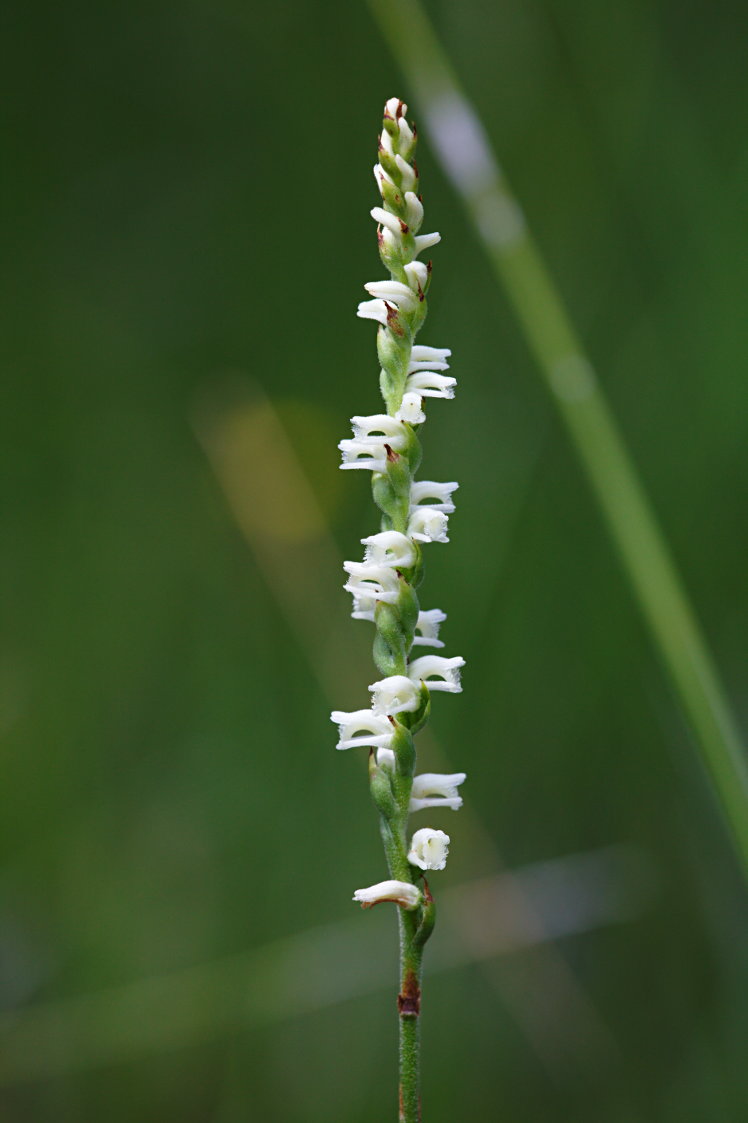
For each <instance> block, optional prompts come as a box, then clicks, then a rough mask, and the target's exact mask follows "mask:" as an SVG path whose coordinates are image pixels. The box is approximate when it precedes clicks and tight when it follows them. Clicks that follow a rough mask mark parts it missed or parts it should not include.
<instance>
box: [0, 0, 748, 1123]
mask: <svg viewBox="0 0 748 1123" xmlns="http://www.w3.org/2000/svg"><path fill="white" fill-rule="evenodd" d="M428 8H429V11H430V13H431V14H432V16H433V19H434V21H435V24H436V27H437V29H438V32H439V34H440V36H441V38H442V40H443V42H445V43H446V44H447V46H448V48H449V50H450V53H451V56H452V59H453V62H454V64H455V66H456V68H457V71H458V73H459V74H460V76H461V78H462V80H463V82H464V84H465V86H466V88H467V91H468V93H469V94H470V95H471V97H472V98H473V99H474V100H475V103H476V106H477V109H478V111H479V112H480V114H481V116H482V118H483V120H484V121H485V124H486V127H487V129H488V132H489V134H490V136H491V138H492V140H493V141H494V143H495V145H496V148H497V151H498V153H499V156H500V159H501V160H502V163H503V165H504V167H505V168H506V170H507V173H508V175H509V177H510V179H511V180H512V183H513V185H514V187H515V189H516V191H517V193H518V195H519V197H520V199H521V200H522V202H523V204H524V206H525V209H526V211H527V213H528V216H529V219H530V223H531V226H532V227H533V229H534V231H535V234H536V236H537V239H538V241H539V243H540V246H541V248H542V250H543V252H544V253H545V255H546V257H547V259H548V262H549V265H550V268H551V270H552V273H553V275H554V277H555V278H556V280H557V282H558V284H559V286H560V288H561V291H562V293H563V295H564V298H565V300H566V301H567V303H568V306H569V308H570V311H571V314H572V316H573V318H574V320H575V322H576V324H577V325H578V327H579V329H580V332H581V335H582V337H583V339H584V341H585V343H586V345H587V347H588V349H589V352H590V354H591V357H592V359H593V360H594V362H595V364H596V366H597V368H598V369H599V371H600V374H601V378H602V381H603V383H604V386H605V388H606V391H607V393H608V396H609V398H610V400H611V402H612V405H613V407H614V410H615V412H616V414H617V416H618V418H619V421H620V423H621V426H622V429H623V431H624V434H625V436H626V438H627V441H628V443H629V446H630V449H631V451H632V453H633V455H634V456H635V458H636V460H637V462H638V464H639V467H640V470H641V473H642V476H643V478H644V480H645V482H646V485H647V487H648V489H649V491H650V494H651V497H652V499H653V502H654V504H655V506H656V509H657V511H658V513H659V515H660V517H661V520H662V523H663V526H664V529H665V531H666V533H667V535H668V537H669V540H670V542H671V544H672V547H673V550H674V552H675V555H676V557H677V559H678V562H679V565H680V567H681V570H682V573H683V576H684V579H685V582H686V585H687V588H688V589H689V591H690V593H691V596H692V598H693V601H694V604H695V607H696V610H697V613H698V615H699V617H700V619H701V621H702V623H703V625H704V628H705V631H706V634H707V636H708V639H709V641H710V643H711V645H712V647H713V650H714V653H715V656H716V659H717V663H718V665H719V667H720V670H721V672H722V675H723V678H724V681H725V684H726V687H727V690H728V692H729V694H730V696H731V698H732V700H733V702H734V704H735V706H736V708H737V711H738V716H739V718H740V720H741V722H742V724H743V727H744V728H745V727H746V725H748V712H747V711H748V696H747V695H746V686H745V683H746V678H745V654H744V652H745V643H744V635H745V631H746V624H747V623H748V593H747V591H746V582H745V561H744V558H745V553H746V546H747V545H748V541H747V540H748V526H747V525H746V520H745V509H746V500H747V499H748V463H747V462H746V457H745V434H746V420H745V419H746V411H747V407H748V380H746V377H745V367H746V357H747V356H748V318H746V315H745V310H744V305H745V295H744V294H745V291H746V287H747V286H748V229H747V228H746V223H745V199H746V189H747V187H748V148H747V147H746V143H745V138H746V135H747V133H748V97H746V93H747V89H746V87H747V84H748V80H747V78H746V70H745V50H744V43H745V37H746V33H748V8H742V9H741V8H739V7H735V6H734V5H730V4H727V3H725V2H724V0H718V2H716V3H706V2H705V0H697V2H695V3H693V4H691V5H689V6H688V8H685V9H684V7H683V5H682V4H675V3H672V2H671V3H667V2H664V0H662V2H653V3H646V2H644V0H624V2H623V3H622V4H617V5H614V6H605V5H603V6H599V5H598V6H596V5H592V4H589V3H585V2H583V0H536V2H531V3H527V2H525V0H506V2H502V3H500V4H491V3H487V2H485V0H484V2H481V0H465V2H461V3H460V4H457V3H448V2H446V0H445V2H442V3H430V4H429V5H428ZM3 23H4V25H5V35H4V41H5V47H6V62H5V66H4V78H3V81H4V83H5V86H6V89H5V91H4V97H3V105H4V109H3V116H4V124H5V127H4V146H3V147H4V159H3V165H4V172H5V175H4V177H3V183H2V193H3V197H2V209H3V216H4V220H5V221H4V226H5V237H4V244H5V249H4V253H3V264H2V286H3V288H2V304H3V308H4V311H5V316H4V320H5V330H4V332H3V340H2V352H3V367H4V376H3V380H2V396H3V402H2V410H1V412H0V425H2V440H1V441H0V456H1V457H2V459H3V470H2V487H3V492H4V496H3V523H4V532H3V535H2V543H1V544H0V566H1V567H2V568H1V573H2V585H3V588H4V594H5V595H4V597H3V601H4V627H3V634H2V646H1V647H0V723H1V726H2V732H3V750H2V752H3V787H4V792H5V800H4V815H3V818H2V828H1V829H2V840H3V854H4V861H3V866H2V874H1V875H0V999H1V1000H2V1004H3V1009H4V1011H5V1012H4V1013H3V1015H2V1021H1V1022H0V1036H1V1037H2V1042H1V1044H2V1048H1V1049H0V1055H1V1056H2V1058H3V1059H2V1060H0V1081H1V1083H2V1087H0V1105H1V1106H2V1118H3V1120H7V1121H8V1123H27V1121H28V1123H32V1121H33V1123H37V1121H38V1123H47V1121H49V1123H52V1121H54V1123H58V1121H60V1120H84V1121H86V1123H88V1121H91V1123H98V1121H99V1120H104V1119H106V1120H107V1121H110V1123H119V1121H122V1123H124V1121H128V1123H130V1121H132V1120H138V1121H143V1123H151V1121H153V1123H155V1121H160V1123H171V1121H175V1123H176V1121H177V1120H178V1121H179V1123H188V1121H189V1123H192V1121H194V1123H208V1121H210V1123H234V1121H239V1120H264V1121H278V1123H297V1121H298V1123H316V1121H320V1123H322V1121H326V1123H327V1121H330V1120H335V1121H337V1120H340V1121H360V1123H379V1121H381V1120H383V1119H389V1118H394V1116H395V1039H396V1024H395V1023H396V1018H395V1015H394V993H395V982H394V979H395V931H394V917H393V916H392V915H391V913H388V914H387V915H380V914H382V913H385V910H384V909H381V910H377V911H376V912H375V913H372V914H365V913H361V912H360V911H358V910H356V909H354V906H353V905H352V904H351V903H350V897H351V894H352V891H353V889H355V888H357V887H359V886H362V885H367V884H370V883H371V882H373V881H377V880H379V879H380V878H381V877H382V876H384V869H383V859H382V855H381V847H380V844H379V841H378V838H377V830H376V823H375V815H374V812H373V809H372V808H371V807H370V804H369V798H368V794H367V789H366V781H365V761H364V760H363V759H362V756H361V755H359V754H355V753H349V754H336V753H335V751H334V743H335V731H334V729H333V727H332V725H331V723H330V721H329V716H328V715H329V711H330V709H331V708H333V707H335V708H342V709H356V708H358V707H359V706H362V705H365V703H366V699H367V693H366V684H367V683H368V682H369V681H370V679H369V678H368V677H367V676H368V675H370V674H371V663H370V660H369V650H368V649H369V643H370V639H371V633H370V631H369V629H368V626H367V625H365V624H355V623H353V622H351V621H350V620H349V618H348V612H349V608H350V605H349V598H348V596H347V594H344V593H343V592H342V590H341V588H340V586H341V585H342V581H343V575H342V570H341V569H340V563H341V561H342V558H343V557H358V555H359V546H358V540H359V539H360V538H361V537H362V536H363V535H364V534H366V533H370V532H371V530H372V529H373V526H374V513H373V508H372V506H371V502H370V497H369V492H368V480H365V479H363V478H362V477H363V476H364V475H365V473H361V474H358V473H347V474H343V473H339V472H338V470H337V462H338V454H337V451H336V448H335V445H336V442H337V440H338V439H340V438H341V437H343V436H347V435H349V432H348V418H349V416H350V415H351V414H352V413H369V412H374V411H375V410H376V409H377V403H378V396H377V365H376V359H375V352H374V331H373V328H372V326H371V325H367V324H363V323H362V322H360V321H357V320H356V317H355V306H356V302H357V301H358V300H359V299H361V298H363V296H364V294H363V290H362V285H363V283H364V282H365V281H367V280H372V279H375V278H377V277H379V276H380V274H381V266H380V265H379V262H378V258H377V254H376V245H375V238H374V228H373V224H372V223H371V220H370V219H369V218H368V216H367V212H368V209H369V208H370V207H371V206H373V205H375V203H376V201H377V198H376V192H375V185H374V181H373V178H372V176H371V166H372V164H373V162H374V158H375V142H376V134H377V130H378V127H379V122H380V114H381V106H382V104H383V102H384V100H385V98H387V97H389V96H392V95H393V94H398V95H400V96H402V97H403V98H405V99H406V100H408V98H409V93H410V91H409V90H408V89H407V86H406V83H405V82H404V81H403V79H402V78H401V76H400V74H399V73H397V71H396V69H395V67H394V64H393V63H392V61H391V59H390V58H389V57H388V55H387V52H386V50H385V48H384V46H383V44H382V42H381V40H380V38H379V35H378V33H377V31H376V29H375V27H374V25H373V23H372V21H371V18H370V16H369V13H368V10H367V8H366V6H365V5H364V4H358V3H355V4H350V3H349V4H345V3H330V4H319V3H302V2H300V0H292V2H289V3H284V4H276V5H267V6H263V7H262V8H261V9H260V8H259V7H258V6H256V5H247V4H239V3H235V2H233V0H225V2H221V0H218V2H217V3H213V4H207V3H205V2H201V0H187V2H186V3H182V4H170V3H166V2H164V0H148V3H145V2H144V0H135V2H133V3H131V4H128V5H126V6H125V5H104V6H102V5H100V4H95V3H93V2H92V0H82V2H81V3H78V4H75V5H73V6H72V7H70V6H64V7H61V6H59V5H53V4H50V3H46V4H45V3H43V2H42V3H34V2H32V3H29V4H18V3H17V4H16V5H15V6H14V7H13V8H12V9H10V10H6V13H5V15H4V17H3ZM419 166H420V169H421V175H422V189H423V192H424V197H425V203H426V208H427V218H426V225H425V229H429V230H430V229H434V228H436V229H439V230H440V231H441V233H442V236H443V239H444V241H443V243H442V245H441V246H440V247H439V248H438V249H437V250H435V251H434V254H433V256H434V262H435V272H434V284H433V288H432V298H431V302H430V303H431V311H430V318H429V323H428V325H427V328H426V329H425V331H424V336H423V340H424V341H425V342H427V343H429V344H431V345H434V346H449V347H451V348H452V350H453V370H452V373H454V374H455V375H456V376H457V378H458V381H459V392H458V396H457V398H456V400H455V401H454V402H453V403H435V404H434V405H433V406H432V407H431V409H430V417H429V425H428V427H427V429H426V430H425V432H424V439H425V458H424V467H423V470H422V473H421V474H422V476H424V478H431V479H436V480H441V479H445V480H447V479H458V480H459V481H460V491H459V493H458V497H457V498H458V511H457V513H456V515H454V516H453V518H452V525H451V538H452V544H451V546H450V547H449V548H448V549H442V548H441V547H436V546H434V547H432V548H431V550H430V552H429V555H428V572H427V577H426V585H425V586H424V597H425V601H424V603H425V604H426V607H431V606H435V605H438V606H440V607H442V608H444V609H445V610H446V611H447V612H448V614H449V620H448V622H447V624H446V626H445V629H444V638H445V640H446V642H447V647H446V649H445V653H446V654H461V655H463V656H464V657H465V658H466V660H467V664H468V666H467V669H466V674H465V679H464V682H465V693H464V694H462V695H460V696H458V697H454V698H445V699H442V698H437V700H436V701H437V704H436V705H435V707H434V710H435V713H434V718H433V722H432V730H433V736H432V738H431V740H429V739H424V745H423V754H422V758H423V763H424V765H425V766H426V767H428V768H434V769H436V770H439V766H440V765H441V764H443V763H444V762H445V760H446V761H447V762H448V763H449V764H450V765H451V766H452V767H453V768H455V769H457V768H460V769H462V768H464V769H465V770H466V771H467V772H468V776H469V780H468V784H467V785H466V789H465V795H466V801H467V802H466V808H465V809H464V810H463V811H462V812H460V814H459V815H452V814H451V813H445V814H443V815H441V816H434V817H433V820H429V821H430V822H431V821H433V825H435V826H440V827H443V828H444V829H447V830H448V831H449V832H450V834H451V835H452V856H451V858H450V866H449V868H448V869H447V870H446V871H445V872H444V873H443V874H440V875H435V877H434V882H436V883H437V884H435V885H434V889H435V891H436V892H437V894H438V895H439V897H438V899H439V900H441V902H442V907H441V917H440V923H439V926H438V927H437V931H436V934H435V936H434V938H433V940H432V943H431V944H430V945H429V949H428V955H427V976H428V978H427V984H426V991H425V1000H424V1027H423V1036H424V1089H425V1090H424V1102H425V1118H426V1119H428V1120H429V1121H430V1123H459V1121H462V1120H466V1119H501V1120H505V1121H507V1123H510V1121H511V1123H515V1121H516V1123H520V1121H522V1123H524V1121H533V1123H546V1121H549V1123H550V1121H554V1123H555V1121H561V1120H571V1119H573V1120H575V1121H576V1123H585V1121H589V1123H593V1121H594V1123H601V1121H605V1123H624V1121H626V1123H628V1121H642V1123H644V1121H650V1120H651V1121H657V1123H669V1121H671V1120H672V1121H678V1123H680V1121H690V1120H693V1121H704V1120H709V1121H719V1123H722V1121H725V1123H731V1121H738V1120H741V1119H745V1118H746V1112H747V1110H748V1107H747V1105H748V1072H747V1070H746V1068H745V1061H744V1047H743V1042H744V1037H745V1033H746V1030H748V993H747V992H748V951H747V945H746V941H745V938H744V933H745V925H746V919H747V916H746V907H745V891H744V887H743V885H742V883H741V881H740V877H739V874H738V870H737V867H736V864H735V861H734V859H733V856H732V853H731V850H730V846H729V842H728V840H727V837H726V834H725V832H724V829H723V826H722V823H721V820H720V818H719V814H718V812H717V810H716V805H715V803H714V801H713V799H712V796H711V794H710V792H709V790H708V787H707V785H706V782H705V778H704V775H703V774H702V770H701V766H700V765H699V763H698V761H697V757H696V754H695V752H694V749H693V745H692V742H691V737H690V733H689V731H688V729H687V728H686V727H685V725H684V722H683V720H682V718H681V715H680V712H679V710H678V707H677V705H676V703H675V701H674V699H673V696H672V694H671V691H670V688H669V685H668V683H667V682H666V680H665V678H664V676H663V674H662V672H661V670H660V668H659V665H658V663H657V661H656V658H655V656H654V654H653V652H652V649H651V646H650V642H649V639H648V637H647V635H646V634H645V632H644V630H643V626H642V624H641V621H640V619H639V616H638V614H637V611H636V609H635V608H634V606H633V602H632V599H631V596H630V593H629V590H628V587H627V586H626V585H625V583H624V580H623V578H622V575H621V572H620V569H619V565H618V561H617V558H616V556H615V554H614V552H613V550H612V547H611V544H610V542H609V540H608V538H607V537H606V534H605V532H604V530H603V528H602V526H601V523H600V521H599V518H598V514H597V511H596V509H595V507H594V505H593V502H592V499H591V497H590V494H589V492H588V489H587V485H586V483H585V481H584V480H583V479H582V477H581V474H580V471H579V469H578V467H577V464H576V462H575V459H574V456H573V454H572V452H571V450H570V448H569V446H568V443H567V440H566V437H565V436H564V434H563V433H562V432H561V430H560V428H559V425H558V423H557V421H556V418H555V415H554V412H553V409H552V407H551V405H550V403H549V402H548V401H547V400H546V397H545V395H544V392H543V390H542V388H541V386H540V384H539V381H538V379H537V376H536V373H535V370H534V369H533V365H532V362H531V360H530V358H529V356H528V353H527V350H526V346H525V344H524V342H523V340H522V338H521V336H520V335H519V333H518V330H517V328H516V325H515V323H514V321H513V319H512V317H511V315H510V313H509V311H508V309H507V306H506V304H505V301H504V299H503V296H502V294H501V293H500V292H499V291H498V290H497V289H496V286H495V282H494V281H493V279H492V277H491V274H490V272H489V269H488V267H487V265H486V262H485V261H484V259H483V257H482V253H481V249H480V247H479V246H478V244H477V243H476V241H475V239H474V237H473V235H472V233H471V231H470V229H469V227H468V225H467V223H466V220H465V218H464V216H463V214H462V211H461V209H460V207H459V205H458V204H457V202H456V200H455V199H454V197H453V195H452V192H451V189H450V188H449V187H448V186H447V184H446V182H445V180H444V178H443V176H442V174H441V172H440V170H439V168H438V167H437V165H436V162H435V160H434V158H433V155H432V153H431V151H430V149H429V138H428V136H427V135H422V139H421V148H420V154H419ZM352 477H353V478H352ZM437 742H438V744H437ZM437 820H438V821H437ZM425 822H426V818H425V817H424V819H423V820H422V823H425ZM580 855H581V856H582V857H580ZM575 856H576V857H575ZM506 870H509V871H512V876H508V875H506V874H502V871H506ZM497 875H499V878H498V880H495V881H494V880H493V879H494V878H496V877H497ZM477 879H480V880H477ZM476 881H477V885H475V884H473V883H474V882H476Z"/></svg>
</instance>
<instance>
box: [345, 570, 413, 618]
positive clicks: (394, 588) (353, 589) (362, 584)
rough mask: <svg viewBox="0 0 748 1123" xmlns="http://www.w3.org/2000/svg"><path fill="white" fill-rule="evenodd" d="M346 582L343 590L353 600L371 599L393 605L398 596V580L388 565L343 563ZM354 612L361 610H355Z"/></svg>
mask: <svg viewBox="0 0 748 1123" xmlns="http://www.w3.org/2000/svg"><path fill="white" fill-rule="evenodd" d="M343 569H344V570H345V571H346V573H347V574H348V580H347V581H346V583H345V585H344V586H343V588H344V589H345V590H346V592H347V593H351V594H352V595H353V597H354V600H355V599H357V598H358V599H360V598H361V597H362V596H364V597H373V598H374V600H375V601H378V600H381V601H384V602H385V604H394V603H395V601H396V600H397V598H398V597H399V595H400V578H399V577H398V575H397V572H396V571H395V570H394V569H392V568H390V566H388V565H375V564H374V563H372V562H367V561H364V562H353V561H346V562H343ZM356 611H357V612H358V611H361V609H359V608H356Z"/></svg>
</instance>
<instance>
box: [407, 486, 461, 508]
mask: <svg viewBox="0 0 748 1123" xmlns="http://www.w3.org/2000/svg"><path fill="white" fill-rule="evenodd" d="M459 486H460V485H459V484H457V483H444V484H441V483H437V482H436V481H435V480H416V481H415V482H414V483H412V484H411V485H410V509H411V512H412V511H413V508H414V507H417V506H418V505H419V503H422V502H423V500H424V499H428V503H427V504H426V506H427V507H430V508H431V510H432V511H444V513H445V514H446V515H450V514H451V513H452V511H454V509H455V505H454V503H453V502H452V492H453V491H457V488H458V487H459ZM434 500H436V502H434Z"/></svg>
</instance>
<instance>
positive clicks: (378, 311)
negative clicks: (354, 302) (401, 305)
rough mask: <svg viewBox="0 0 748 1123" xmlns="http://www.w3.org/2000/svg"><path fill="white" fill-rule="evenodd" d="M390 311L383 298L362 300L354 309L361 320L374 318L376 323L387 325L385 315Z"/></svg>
mask: <svg viewBox="0 0 748 1123" xmlns="http://www.w3.org/2000/svg"><path fill="white" fill-rule="evenodd" d="M391 311H392V309H390V308H389V306H388V304H387V302H386V301H384V300H362V301H361V303H360V304H359V306H358V308H357V309H356V315H357V316H358V317H360V319H362V320H376V321H377V323H378V324H383V325H384V327H387V322H388V321H387V315H388V313H389V312H391Z"/></svg>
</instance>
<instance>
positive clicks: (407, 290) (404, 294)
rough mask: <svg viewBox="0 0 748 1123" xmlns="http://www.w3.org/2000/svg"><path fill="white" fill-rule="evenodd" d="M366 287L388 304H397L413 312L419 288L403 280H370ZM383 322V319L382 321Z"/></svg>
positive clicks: (369, 291) (374, 295)
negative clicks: (405, 283) (414, 287)
mask: <svg viewBox="0 0 748 1123" xmlns="http://www.w3.org/2000/svg"><path fill="white" fill-rule="evenodd" d="M364 288H365V289H366V291H367V292H368V293H369V295H370V296H373V297H374V298H375V299H376V300H383V301H385V303H387V304H395V305H397V307H398V308H404V309H405V311H406V312H411V311H412V310H413V309H414V308H415V306H416V303H417V300H418V297H417V291H418V290H417V289H416V290H415V291H414V289H413V288H412V287H411V286H410V285H404V284H402V282H401V281H368V282H367V283H366V284H365V285H364ZM380 322H381V321H380Z"/></svg>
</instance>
